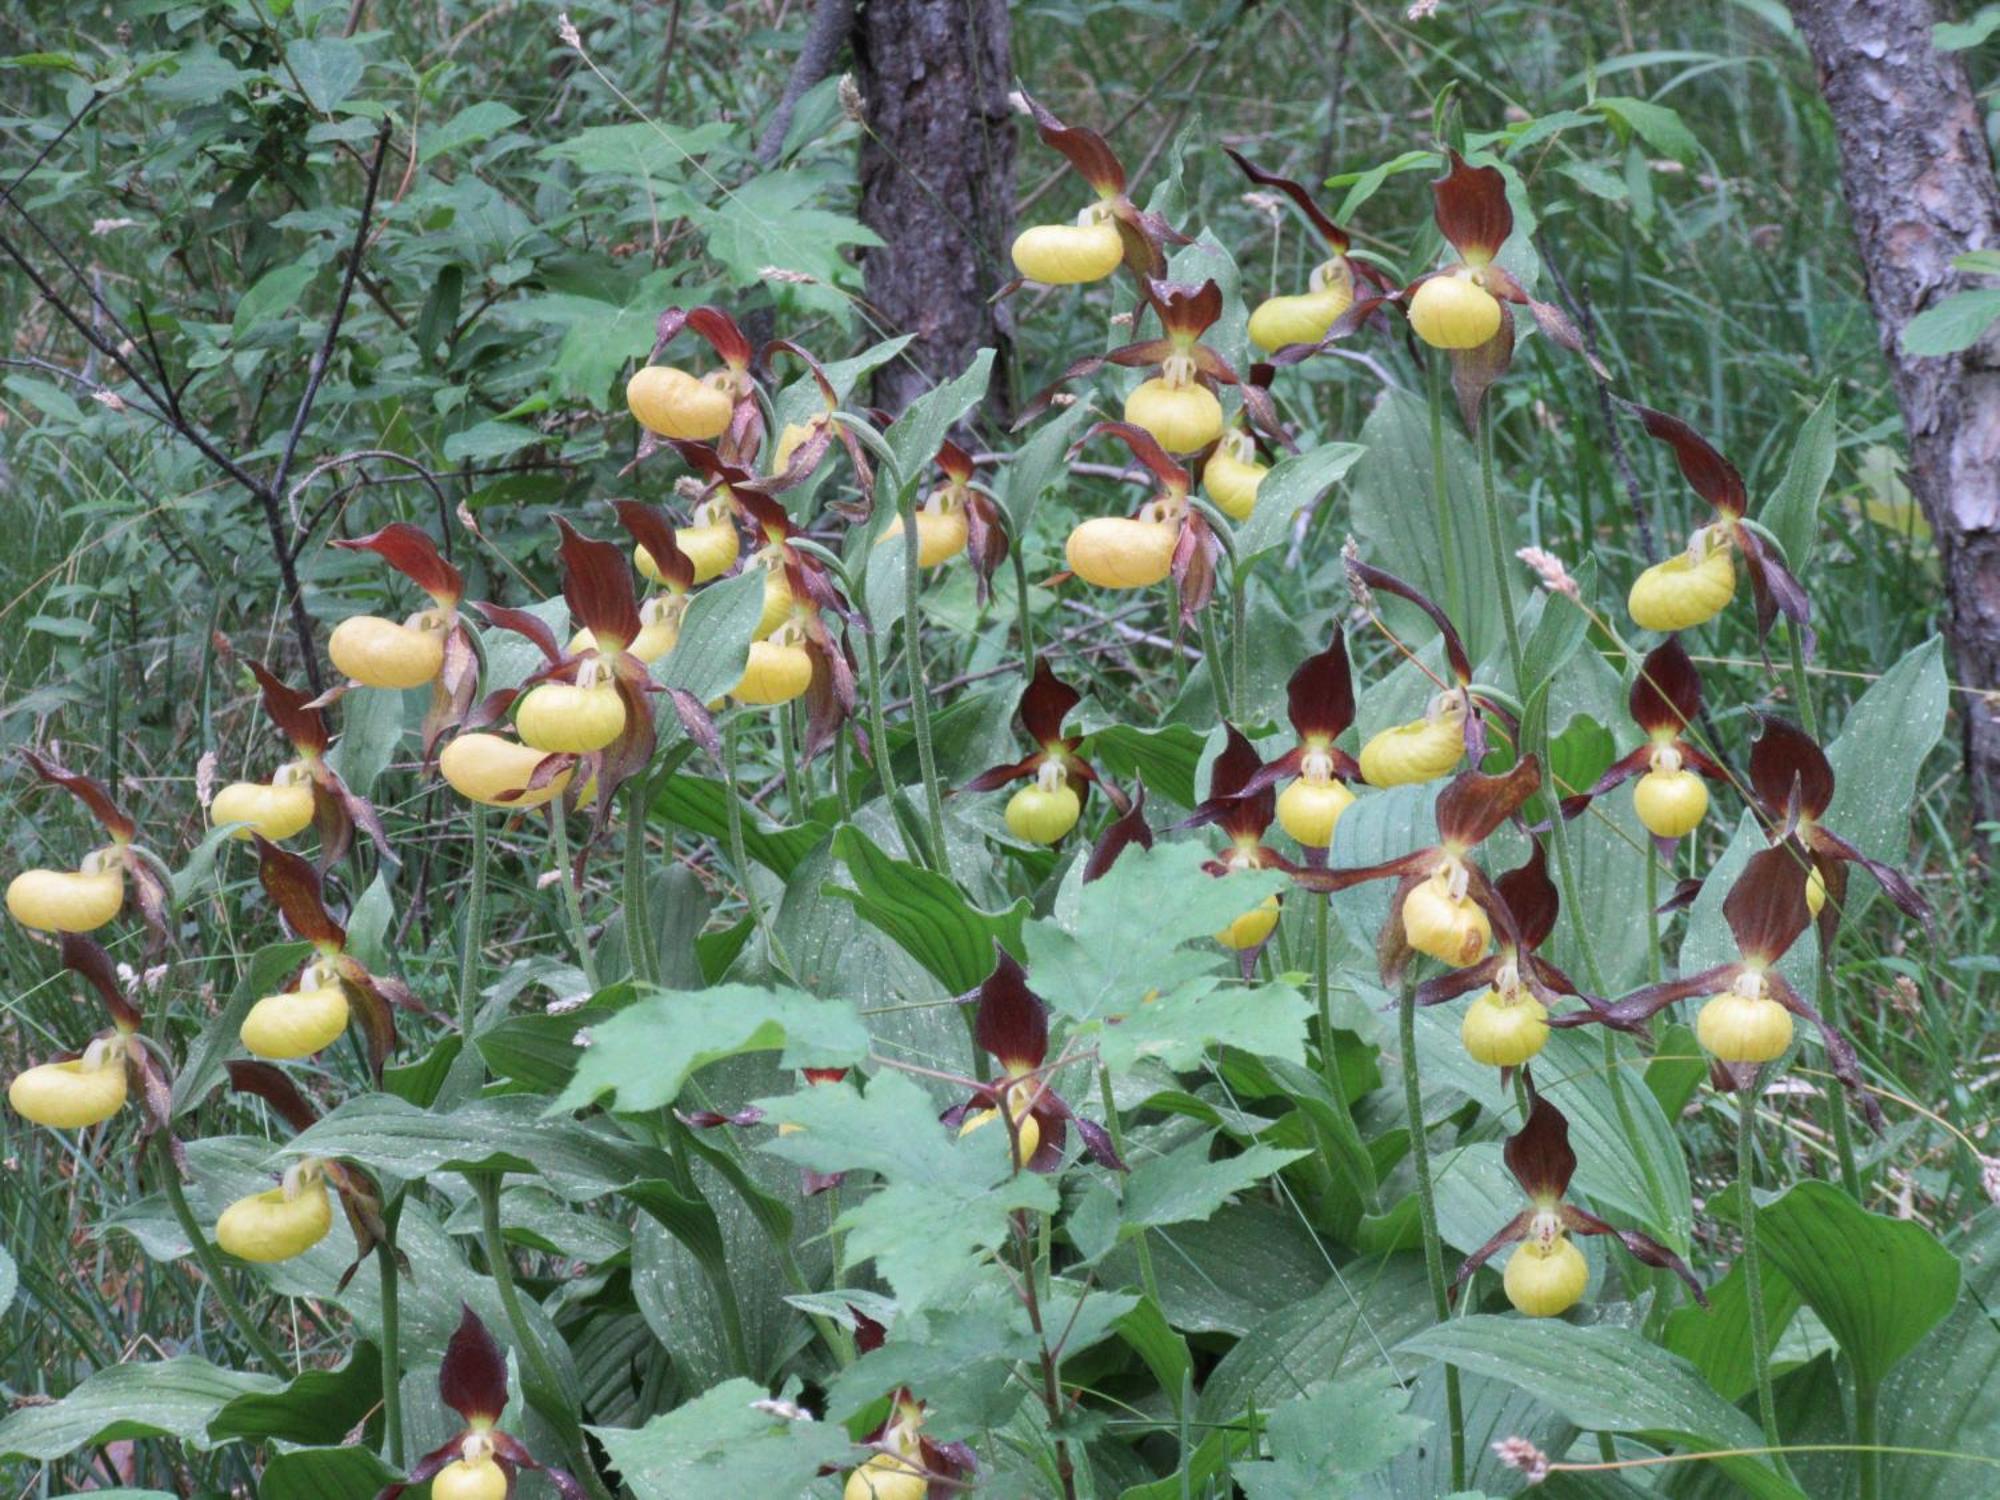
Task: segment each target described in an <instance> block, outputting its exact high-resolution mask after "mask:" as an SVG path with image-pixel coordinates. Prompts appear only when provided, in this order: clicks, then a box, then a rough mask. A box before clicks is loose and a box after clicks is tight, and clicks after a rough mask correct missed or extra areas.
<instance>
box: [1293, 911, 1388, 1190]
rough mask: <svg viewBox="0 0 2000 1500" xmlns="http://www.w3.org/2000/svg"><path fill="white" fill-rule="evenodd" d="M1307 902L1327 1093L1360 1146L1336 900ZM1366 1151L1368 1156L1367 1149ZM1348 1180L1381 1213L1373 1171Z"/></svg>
mask: <svg viewBox="0 0 2000 1500" xmlns="http://www.w3.org/2000/svg"><path fill="white" fill-rule="evenodd" d="M1306 899H1307V900H1309V901H1311V902H1312V903H1313V973H1314V980H1315V984H1316V988H1317V990H1318V1000H1319V1066H1320V1072H1321V1073H1322V1074H1323V1075H1324V1076H1325V1078H1326V1091H1327V1093H1328V1094H1330V1095H1331V1096H1332V1098H1333V1107H1334V1110H1335V1111H1336V1112H1337V1113H1338V1114H1339V1116H1340V1118H1341V1120H1342V1121H1343V1122H1344V1123H1345V1124H1346V1126H1347V1131H1348V1134H1349V1135H1350V1136H1351V1137H1352V1139H1353V1141H1354V1142H1355V1143H1356V1144H1357V1145H1358V1144H1359V1143H1360V1141H1361V1127H1360V1125H1359V1124H1357V1123H1356V1121H1355V1118H1354V1107H1353V1106H1352V1105H1350V1104H1349V1103H1348V1102H1347V1090H1346V1089H1345V1088H1344V1087H1342V1086H1341V1081H1340V1052H1339V1049H1338V1048H1336V1047H1335V1046H1334V1044H1333V980H1332V968H1333V955H1332V940H1331V938H1330V937H1329V935H1328V931H1327V928H1328V925H1329V922H1330V920H1331V918H1330V915H1329V910H1328V909H1329V907H1330V906H1331V905H1332V901H1333V898H1332V897H1331V896H1319V895H1309V896H1308V897H1307V898H1306ZM1363 1150H1364V1154H1365V1150H1366V1148H1365V1147H1364V1148H1363ZM1341 1157H1342V1161H1343V1162H1345V1161H1346V1159H1347V1153H1346V1152H1342V1153H1341ZM1348 1177H1349V1178H1350V1179H1351V1180H1352V1181H1353V1183H1354V1188H1355V1191H1356V1192H1357V1193H1359V1194H1360V1196H1361V1202H1362V1204H1363V1205H1364V1206H1365V1207H1366V1208H1367V1210H1368V1211H1369V1212H1370V1213H1378V1212H1380V1211H1381V1207H1382V1203H1381V1194H1380V1193H1379V1191H1378V1190H1377V1187H1376V1184H1375V1179H1374V1176H1373V1174H1372V1172H1371V1173H1370V1174H1368V1175H1367V1177H1366V1178H1365V1180H1364V1178H1363V1176H1362V1174H1361V1173H1359V1172H1356V1171H1354V1170H1352V1169H1350V1170H1349V1172H1348Z"/></svg>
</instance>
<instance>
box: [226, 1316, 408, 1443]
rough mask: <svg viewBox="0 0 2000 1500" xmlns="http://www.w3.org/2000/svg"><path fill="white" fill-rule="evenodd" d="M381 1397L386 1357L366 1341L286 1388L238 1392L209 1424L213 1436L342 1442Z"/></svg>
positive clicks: (296, 1376) (300, 1377)
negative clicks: (331, 1364)
mask: <svg viewBox="0 0 2000 1500" xmlns="http://www.w3.org/2000/svg"><path fill="white" fill-rule="evenodd" d="M381 1399H382V1363H381V1355H380V1354H378V1353H377V1352H376V1349H375V1346H374V1345H373V1344H371V1343H368V1342H366V1341H365V1340H364V1341H362V1342H360V1343H358V1344H356V1345H355V1346H354V1348H353V1349H352V1350H351V1351H349V1353H348V1356H347V1358H346V1359H344V1360H342V1361H341V1362H340V1364H339V1365H338V1366H336V1367H335V1368H334V1369H331V1370H303V1371H301V1372H300V1373H299V1374H297V1375H295V1376H293V1377H292V1380H291V1383H290V1384H288V1385H287V1386H286V1387H285V1388H284V1389H283V1390H281V1391H251V1392H248V1393H246V1394H244V1395H241V1396H238V1397H237V1398H236V1399H235V1400H233V1401H231V1402H230V1403H229V1404H228V1405H227V1406H225V1407H223V1408H222V1410H221V1411H219V1412H217V1413H216V1414H215V1417H214V1419H213V1420H212V1421H211V1422H210V1423H209V1424H208V1435H209V1436H210V1437H212V1438H216V1439H222V1438H232V1437H240V1438H248V1439H250V1440H252V1441H262V1440H264V1439H267V1438H282V1439H284V1440H285V1441H286V1442H290V1443H338V1442H339V1441H340V1440H341V1439H342V1438H343V1437H345V1436H346V1435H347V1434H348V1432H349V1431H351V1430H352V1429H353V1428H354V1427H355V1426H356V1424H358V1423H359V1422H360V1421H361V1420H362V1419H363V1418H365V1417H366V1416H367V1415H368V1414H369V1413H370V1412H372V1411H373V1410H374V1409H375V1406H376V1404H377V1403H378V1402H379V1401H380V1400H381Z"/></svg>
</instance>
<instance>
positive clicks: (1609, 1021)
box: [1549, 964, 1743, 1032]
mask: <svg viewBox="0 0 2000 1500" xmlns="http://www.w3.org/2000/svg"><path fill="white" fill-rule="evenodd" d="M1742 967H1743V966H1742V965H1741V964H1717V965H1716V966H1715V967H1714V968H1712V969H1703V970H1702V971H1701V972H1700V973H1699V974H1688V975H1685V976H1683V977H1682V978H1680V979H1668V980H1663V981H1662V982H1661V983H1659V984H1649V985H1647V986H1645V987H1644V988H1643V989H1636V990H1634V991H1632V993H1631V994H1629V995H1626V996H1625V997H1624V998H1623V999H1620V1000H1614V1001H1612V1002H1611V1003H1610V1004H1609V1005H1604V1006H1595V1007H1593V1008H1591V1009H1590V1010H1587V1011H1569V1012H1566V1013H1565V1014H1563V1015H1558V1016H1550V1017H1549V1025H1551V1026H1556V1027H1570V1026H1585V1025H1588V1024H1590V1023H1591V1022H1593V1021H1597V1022H1601V1023H1603V1024H1604V1025H1606V1026H1610V1027H1613V1028H1615V1029H1616V1030H1619V1031H1630V1032H1639V1031H1643V1030H1644V1029H1645V1024H1646V1022H1647V1021H1649V1020H1651V1019H1652V1018H1653V1017H1654V1016H1656V1015H1658V1014H1659V1013H1660V1012H1661V1011H1663V1010H1665V1009H1666V1008H1667V1007H1668V1006H1669V1005H1672V1004H1673V1003H1674V1002H1675V1001H1677V1000H1687V999H1691V998H1692V997H1694V996H1696V995H1713V994H1714V993H1715V992H1716V991H1718V990H1724V989H1727V988H1728V987H1729V985H1730V982H1731V981H1732V980H1734V979H1735V978H1736V975H1737V974H1738V972H1739V971H1740V970H1741V969H1742Z"/></svg>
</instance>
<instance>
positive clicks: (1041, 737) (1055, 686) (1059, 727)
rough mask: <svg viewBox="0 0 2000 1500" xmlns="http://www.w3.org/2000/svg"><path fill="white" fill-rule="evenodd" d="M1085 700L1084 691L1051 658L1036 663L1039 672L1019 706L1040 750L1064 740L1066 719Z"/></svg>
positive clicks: (1024, 726) (1031, 738)
mask: <svg viewBox="0 0 2000 1500" xmlns="http://www.w3.org/2000/svg"><path fill="white" fill-rule="evenodd" d="M1082 701H1083V694H1082V693H1080V692H1079V691H1077V689H1076V688H1074V687H1072V686H1071V685H1070V684H1069V683H1067V682H1064V681H1063V680H1062V679H1061V678H1060V677H1058V676H1056V674H1055V673H1054V672H1053V671H1052V670H1050V667H1049V659H1048V657H1046V656H1043V657H1040V658H1038V659H1037V660H1036V662H1035V675H1034V676H1033V677H1032V678H1030V679H1029V682H1028V685H1027V686H1026V687H1025V688H1023V689H1022V690H1021V701H1020V705H1019V707H1018V709H1017V713H1018V716H1019V718H1020V722H1021V728H1022V730H1023V732H1024V733H1026V735H1027V736H1028V739H1029V742H1030V743H1032V744H1033V745H1034V746H1035V748H1036V749H1038V750H1040V749H1046V748H1047V747H1048V746H1049V745H1051V744H1055V743H1058V742H1060V741H1061V739H1062V732H1063V720H1065V719H1067V718H1068V717H1069V715H1070V711H1071V710H1072V709H1074V708H1075V707H1076V706H1077V704H1079V703H1081V702H1082Z"/></svg>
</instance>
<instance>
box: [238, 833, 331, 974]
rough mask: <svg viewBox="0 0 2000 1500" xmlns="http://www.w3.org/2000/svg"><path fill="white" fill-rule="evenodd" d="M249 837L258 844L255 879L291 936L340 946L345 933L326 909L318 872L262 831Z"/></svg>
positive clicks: (324, 944)
mask: <svg viewBox="0 0 2000 1500" xmlns="http://www.w3.org/2000/svg"><path fill="white" fill-rule="evenodd" d="M251 839H252V841H253V842H254V843H255V844H256V846H257V880H258V882H259V883H260V884H261V885H262V886H263V887H264V894H265V895H267V896H269V897H270V898H271V904H272V905H273V906H275V907H277V908H278V914H279V915H280V916H282V917H283V918H284V919H285V925H286V926H287V927H289V928H290V929H291V930H292V933H293V935H294V936H296V937H299V938H302V939H303V940H304V941H306V942H308V943H313V944H316V945H323V946H330V947H333V948H339V947H342V946H343V945H344V944H345V943H346V942H347V932H346V930H345V929H344V928H342V927H341V925H340V924H339V923H338V922H336V921H334V919H333V917H332V915H331V914H330V913H329V912H328V911H327V909H326V898H325V896H324V894H323V893H322V890H321V887H320V877H319V872H318V871H317V870H315V869H314V868H313V867H312V865H311V864H310V863H309V862H307V861H306V860H305V859H303V858H302V857H300V856H299V855H296V854H294V853H292V852H291V851H290V850H289V849H280V848H279V847H278V846H277V845H276V844H274V843H272V842H271V841H270V840H269V839H267V838H265V837H264V836H263V835H262V834H261V833H259V834H252V835H251Z"/></svg>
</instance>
